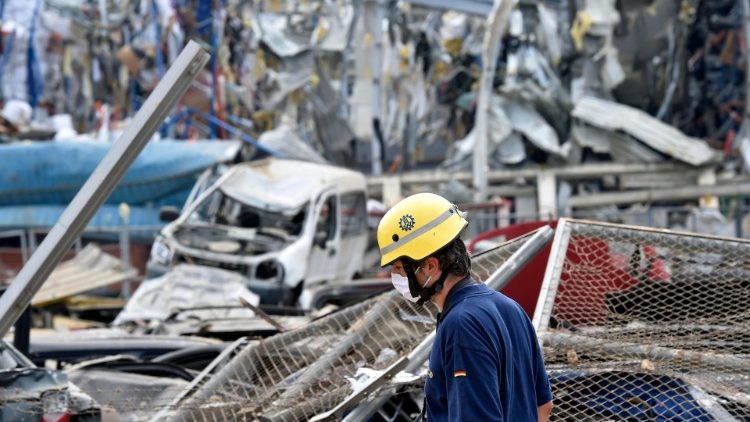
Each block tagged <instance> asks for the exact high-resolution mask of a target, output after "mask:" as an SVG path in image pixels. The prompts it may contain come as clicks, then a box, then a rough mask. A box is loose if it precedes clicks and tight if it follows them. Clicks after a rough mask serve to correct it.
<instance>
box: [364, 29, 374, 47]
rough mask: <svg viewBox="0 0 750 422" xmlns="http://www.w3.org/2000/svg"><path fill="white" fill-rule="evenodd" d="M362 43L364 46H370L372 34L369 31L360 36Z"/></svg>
mask: <svg viewBox="0 0 750 422" xmlns="http://www.w3.org/2000/svg"><path fill="white" fill-rule="evenodd" d="M362 43H363V44H364V46H365V47H371V46H372V34H370V33H369V32H368V33H366V34H365V36H364V37H362Z"/></svg>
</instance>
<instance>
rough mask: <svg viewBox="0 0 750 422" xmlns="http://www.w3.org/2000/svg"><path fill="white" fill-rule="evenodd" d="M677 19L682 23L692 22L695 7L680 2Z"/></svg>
mask: <svg viewBox="0 0 750 422" xmlns="http://www.w3.org/2000/svg"><path fill="white" fill-rule="evenodd" d="M679 17H680V20H681V21H682V22H685V23H690V22H692V21H693V19H695V6H693V5H692V4H691V2H690V1H688V0H682V3H681V4H680V13H679Z"/></svg>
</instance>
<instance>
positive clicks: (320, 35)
mask: <svg viewBox="0 0 750 422" xmlns="http://www.w3.org/2000/svg"><path fill="white" fill-rule="evenodd" d="M328 26H329V24H328V22H326V21H320V22H319V23H318V26H317V27H315V33H314V34H313V39H314V40H315V44H320V43H321V42H322V41H323V40H324V39H325V38H326V35H328Z"/></svg>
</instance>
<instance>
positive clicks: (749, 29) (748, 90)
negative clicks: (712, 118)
mask: <svg viewBox="0 0 750 422" xmlns="http://www.w3.org/2000/svg"><path fill="white" fill-rule="evenodd" d="M740 3H741V5H742V30H743V35H744V36H745V51H743V53H744V54H745V114H744V115H743V116H742V129H741V133H742V134H744V135H745V136H746V137H747V136H748V132H750V45H748V43H750V0H741V1H740Z"/></svg>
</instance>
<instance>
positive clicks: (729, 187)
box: [568, 183, 750, 208]
mask: <svg viewBox="0 0 750 422" xmlns="http://www.w3.org/2000/svg"><path fill="white" fill-rule="evenodd" d="M747 194H750V183H732V184H726V185H713V186H683V187H679V188H668V189H643V190H638V191H630V192H607V193H598V194H591V195H576V196H572V197H570V199H568V206H570V207H572V208H589V207H600V206H605V205H617V204H632V203H635V202H649V203H650V202H658V201H671V200H685V199H696V198H700V197H702V196H705V195H713V196H738V195H747Z"/></svg>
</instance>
